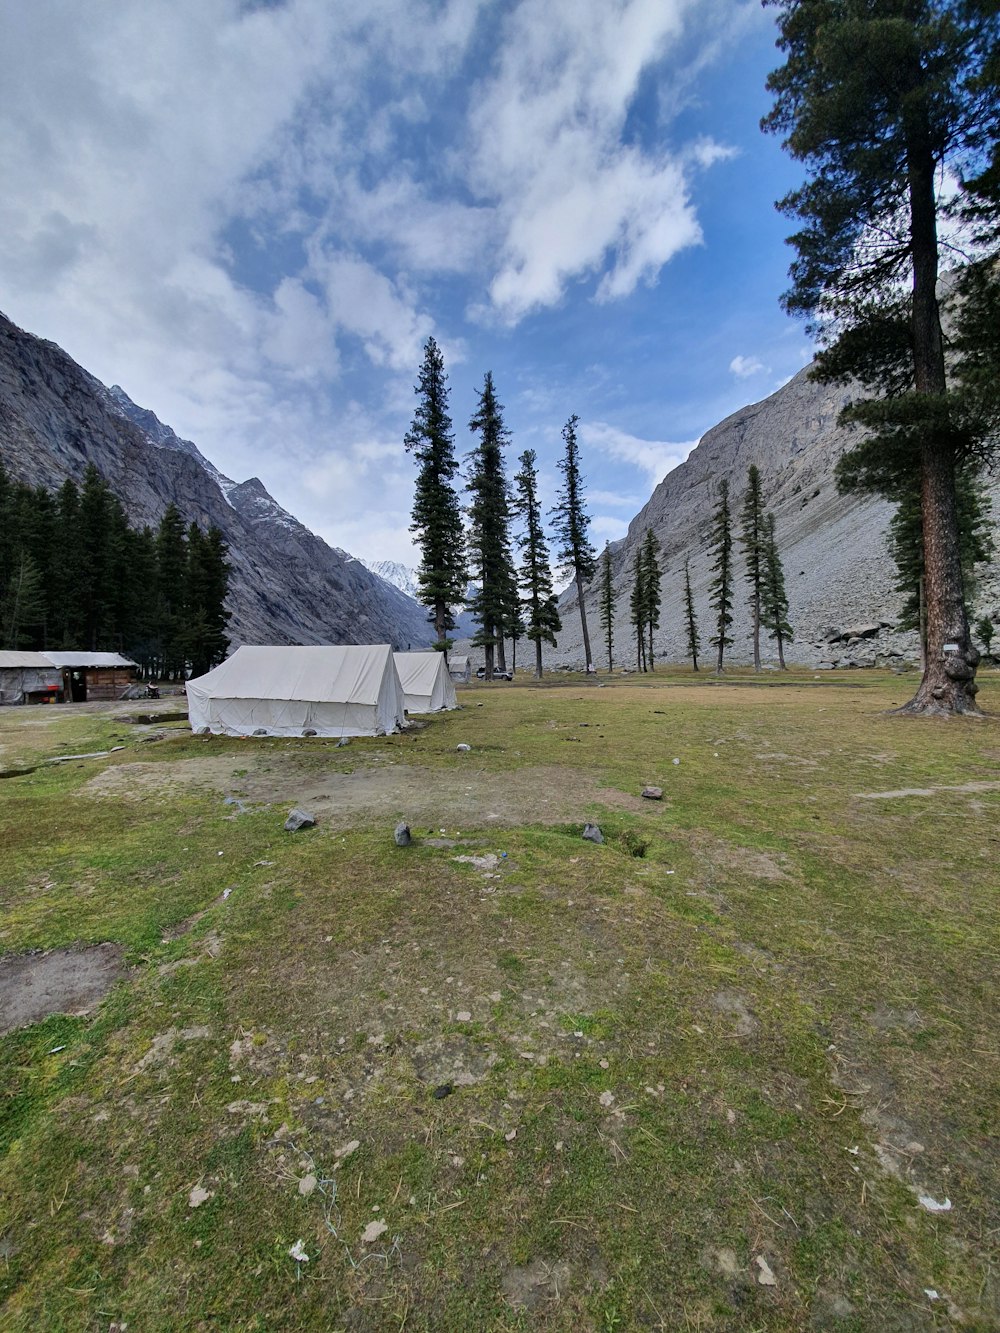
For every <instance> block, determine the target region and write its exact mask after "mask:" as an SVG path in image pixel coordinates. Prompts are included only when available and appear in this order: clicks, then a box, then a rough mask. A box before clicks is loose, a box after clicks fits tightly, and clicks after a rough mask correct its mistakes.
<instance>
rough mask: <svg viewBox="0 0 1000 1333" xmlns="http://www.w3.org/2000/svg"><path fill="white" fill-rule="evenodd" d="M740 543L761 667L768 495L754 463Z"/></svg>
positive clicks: (757, 664)
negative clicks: (761, 624)
mask: <svg viewBox="0 0 1000 1333" xmlns="http://www.w3.org/2000/svg"><path fill="white" fill-rule="evenodd" d="M740 545H741V546H742V547H743V555H744V557H745V559H746V579H747V583H748V584H749V585H750V625H751V629H752V632H753V669H754V671H759V670H760V623H761V593H762V588H763V584H764V498H763V493H762V491H761V484H760V472H759V471H758V469H757V466H756V464H754V463H751V464H750V469H749V472H748V473H747V489H746V494H745V495H744V496H743V507H742V509H741V510H740Z"/></svg>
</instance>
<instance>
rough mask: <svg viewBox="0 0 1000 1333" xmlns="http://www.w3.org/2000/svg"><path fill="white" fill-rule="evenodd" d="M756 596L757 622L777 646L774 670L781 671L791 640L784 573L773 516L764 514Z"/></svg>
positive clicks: (783, 668)
mask: <svg viewBox="0 0 1000 1333" xmlns="http://www.w3.org/2000/svg"><path fill="white" fill-rule="evenodd" d="M760 595H761V605H760V622H761V624H762V625H763V626H764V628H765V629H766V630H767V632H768V633H769V634H770V635H771V636H772V637H773V638H774V639H775V641H776V643H777V645H778V666H779V667H780V668H781V670H782V671H784V670H785V669H786V668H785V644H786V643H791V642H792V639H793V637H794V636H793V634H792V627H791V625H790V624H789V623H788V596H787V594H786V592H785V570H784V567H783V565H782V563H781V556H780V555H779V554H778V540H777V537H776V536H775V522H774V515H773V514H765V516H764V522H763V548H762V551H761V589H760Z"/></svg>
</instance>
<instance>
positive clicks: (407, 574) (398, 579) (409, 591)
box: [364, 560, 479, 642]
mask: <svg viewBox="0 0 1000 1333" xmlns="http://www.w3.org/2000/svg"><path fill="white" fill-rule="evenodd" d="M364 563H365V566H366V568H368V569H370V570H371V572H372V573H373V574H377V575H378V576H379V578H380V579H385V581H386V583H391V584H392V586H393V587H394V588H398V589H399V590H400V592H405V593H406V595H407V597H413V598H416V596H417V571H416V570H415V569H410V567H409V565H402V564H400V563H399V561H398V560H366V561H365V562H364ZM478 591H479V589H478V587H477V586H476V584H474V583H470V584H469V586H468V588H466V590H465V596H466V598H467V599H468V598H471V597H473V596H474V595H475V593H477V592H478ZM478 628H479V625H478V622H477V621H476V620H475V618H474V617H473V616H472V615H471V613H470V612H468V611H466V610H456V611H455V628H454V630H453V631H452V635H453V637H454V638H455V639H456V640H460V641H463V642H464V641H465V640H466V639H470V638H472V636H473V635H474V634H475V633H476V631H477V629H478Z"/></svg>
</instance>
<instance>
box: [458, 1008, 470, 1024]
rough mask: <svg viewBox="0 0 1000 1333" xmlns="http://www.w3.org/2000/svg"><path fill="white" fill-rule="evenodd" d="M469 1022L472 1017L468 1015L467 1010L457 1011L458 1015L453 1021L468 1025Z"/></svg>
mask: <svg viewBox="0 0 1000 1333" xmlns="http://www.w3.org/2000/svg"><path fill="white" fill-rule="evenodd" d="M471 1020H472V1015H471V1014H470V1013H469V1011H468V1009H459V1011H458V1013H457V1014H456V1015H455V1021H456V1022H458V1023H469V1022H471Z"/></svg>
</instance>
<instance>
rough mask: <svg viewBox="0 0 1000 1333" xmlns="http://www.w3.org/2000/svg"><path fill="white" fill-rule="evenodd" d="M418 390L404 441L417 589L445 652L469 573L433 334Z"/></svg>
mask: <svg viewBox="0 0 1000 1333" xmlns="http://www.w3.org/2000/svg"><path fill="white" fill-rule="evenodd" d="M414 393H416V394H417V396H418V398H419V402H418V404H417V409H416V411H415V412H414V414H413V422H412V424H411V426H410V429H409V430H408V431H407V433H406V438H405V444H406V448H407V451H408V452H409V453H412V454H413V456H414V457H415V458H416V460H417V469H418V470H417V482H416V486H415V488H414V493H413V511H412V518H413V522H412V523H411V525H410V531H411V532H412V533H414V534H415V536H416V539H417V545H418V546H419V547H420V565H419V568H418V569H417V588H418V591H419V594H420V601H421V602H422V603H423V605H424V606H426V607H427V608H428V611H429V615H428V619H429V620H430V622H431V624H432V625H433V626H434V633H435V635H436V636H437V640H436V642H435V644H434V647H435V648H437V649H438V650H439V651H440V652H443V653H445V654H446V655H447V652H448V648H449V647H450V644H451V640H450V639H449V638H448V631H449V630H452V629H454V628H455V616H454V610H453V608H454V607H456V606H459V605H460V604H461V603H462V602H463V601H464V599H465V592H466V586H467V581H468V577H467V573H466V565H465V545H464V538H463V534H462V510H461V506H460V504H459V499H458V492H457V491H456V489H455V484H454V483H455V477H456V476H457V474H458V463H457V462H456V461H455V437H454V435H453V434H452V429H451V417H450V416H449V415H448V376H447V375H446V374H445V370H444V358H443V357H442V355H441V349H440V348H439V347H438V345H437V343H436V342H435V341H434V339H433V338H428V339H427V342H426V343H425V344H424V360H423V364H422V365H421V367H420V377H419V380H418V381H417V384H416V387H415V389H414Z"/></svg>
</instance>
